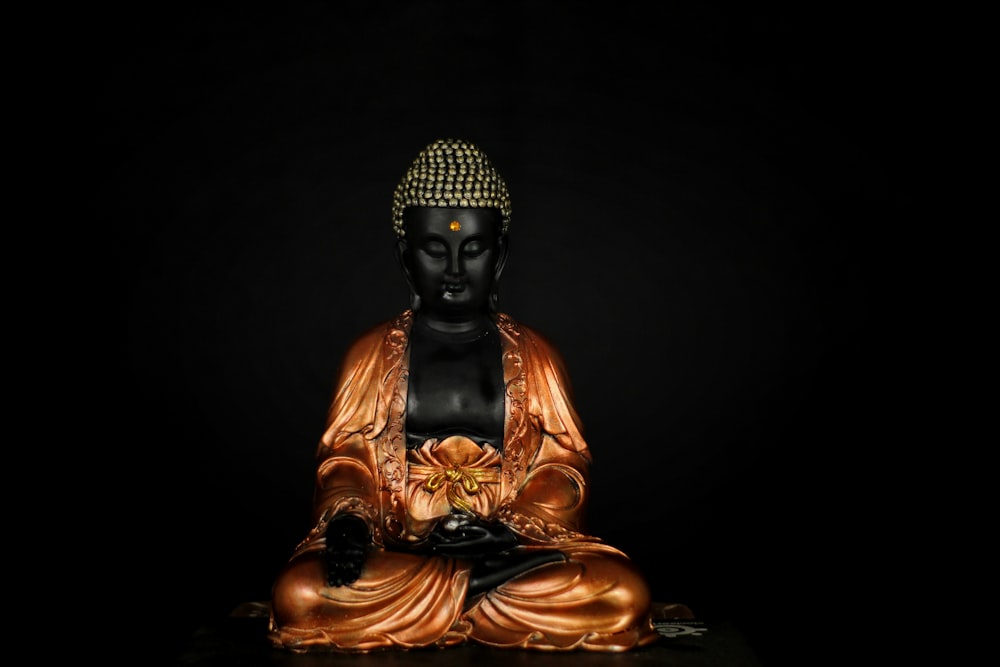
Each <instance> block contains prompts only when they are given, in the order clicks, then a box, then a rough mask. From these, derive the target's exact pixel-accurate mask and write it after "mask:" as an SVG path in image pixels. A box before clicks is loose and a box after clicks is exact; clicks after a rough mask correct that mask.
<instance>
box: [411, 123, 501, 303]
mask: <svg viewBox="0 0 1000 667" xmlns="http://www.w3.org/2000/svg"><path fill="white" fill-rule="evenodd" d="M509 227H510V195H509V193H508V191H507V185H506V183H505V182H504V180H503V179H502V178H501V177H500V174H499V173H497V171H496V169H495V168H494V167H493V165H492V163H490V161H489V159H488V158H487V157H486V155H485V153H483V152H482V151H481V150H479V148H478V147H476V146H475V145H474V144H471V143H469V142H467V141H460V140H454V139H444V140H439V141H435V142H434V143H432V144H430V145H429V146H427V148H425V149H424V150H423V151H421V152H420V154H419V155H418V156H417V158H416V159H415V160H414V161H413V164H412V165H411V166H410V169H409V170H408V171H407V172H406V174H405V175H404V177H403V180H402V181H401V182H400V183H399V185H398V186H397V187H396V191H395V194H394V197H393V229H394V231H395V233H396V252H397V257H398V258H399V260H400V265H401V266H402V268H403V273H404V275H405V276H406V280H407V283H408V285H409V287H410V304H411V307H412V308H413V310H414V311H420V310H423V311H424V312H426V313H427V314H428V315H429V316H431V317H434V318H436V319H440V320H449V321H459V320H463V319H466V320H467V319H471V318H475V317H480V316H482V315H483V314H485V313H488V312H489V311H490V310H496V306H497V295H498V290H497V287H498V282H499V279H500V274H501V272H502V271H503V267H504V264H505V262H506V259H507V248H508V244H507V231H508V229H509Z"/></svg>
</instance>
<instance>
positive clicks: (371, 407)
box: [269, 311, 658, 651]
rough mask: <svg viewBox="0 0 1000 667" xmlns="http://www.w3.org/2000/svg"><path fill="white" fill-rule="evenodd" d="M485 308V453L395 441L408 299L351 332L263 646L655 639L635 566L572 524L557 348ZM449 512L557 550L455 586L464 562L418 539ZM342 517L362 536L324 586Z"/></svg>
mask: <svg viewBox="0 0 1000 667" xmlns="http://www.w3.org/2000/svg"><path fill="white" fill-rule="evenodd" d="M495 321H496V324H497V330H498V331H499V333H500V336H501V350H502V364H503V374H504V385H505V398H504V438H503V446H502V447H501V448H500V450H499V451H497V450H494V449H493V448H492V447H490V446H489V445H485V446H481V445H480V444H477V443H475V442H473V441H472V440H470V439H468V438H464V437H460V436H455V437H450V438H445V439H444V440H441V441H438V440H429V441H427V442H425V443H424V444H423V445H422V446H421V447H419V448H417V449H413V450H407V448H406V437H405V434H406V430H405V420H406V395H407V378H408V346H407V341H408V337H409V332H410V327H411V326H412V323H413V314H412V312H411V311H405V312H404V313H402V314H401V315H400V316H398V317H397V318H395V319H393V320H391V321H389V322H386V323H384V324H382V325H379V326H378V327H375V328H373V329H371V330H370V331H368V332H367V333H366V334H364V335H362V336H361V337H360V338H358V340H357V341H355V342H354V344H352V346H351V347H350V349H349V350H348V352H347V354H346V355H345V358H344V360H343V362H342V364H341V368H340V372H339V374H338V378H337V380H336V384H335V389H334V397H333V400H332V402H331V405H330V409H329V413H328V417H327V427H326V429H325V431H324V433H323V436H322V438H321V439H320V443H319V446H318V451H317V461H318V467H317V474H316V493H315V503H314V508H315V512H314V517H313V519H314V527H313V529H312V530H311V531H310V532H309V534H308V535H307V536H306V537H305V539H304V540H303V541H302V542H301V543H300V544H299V545H298V547H297V548H296V549H295V551H294V553H293V555H292V557H291V558H290V560H289V561H288V563H287V565H286V566H285V567H284V569H283V570H282V572H281V573H279V576H278V578H277V579H276V581H275V583H274V587H273V591H272V599H271V618H270V634H269V637H270V640H271V642H272V644H274V645H275V646H278V647H283V648H288V649H291V650H294V651H309V650H340V651H370V650H374V649H387V648H402V649H408V648H417V647H425V646H450V645H455V644H460V643H464V642H467V641H473V642H478V643H482V644H486V645H491V646H498V647H519V648H532V649H539V650H551V651H560V650H571V649H583V650H593V651H625V650H629V649H631V648H635V647H638V646H644V645H648V644H650V643H652V642H653V641H655V640H656V638H657V637H658V635H657V633H656V630H655V628H654V626H653V624H652V619H651V604H652V603H651V598H650V593H649V590H648V587H647V584H646V582H645V580H644V578H643V576H642V575H641V573H640V572H639V571H638V570H637V569H636V567H635V566H634V565H633V563H632V562H631V561H630V560H629V558H628V557H627V556H626V555H625V554H624V553H622V552H621V551H620V550H618V549H616V548H614V547H612V546H610V545H607V544H605V543H603V542H602V541H601V540H600V539H599V538H597V537H594V536H591V535H588V534H587V533H586V531H585V529H584V526H583V520H584V509H585V507H586V504H587V494H588V480H589V472H588V471H589V465H590V461H591V458H590V452H589V450H588V447H587V443H586V441H585V440H584V437H583V435H582V428H581V424H580V419H579V416H578V415H577V412H576V410H575V408H574V406H573V402H572V395H571V388H570V384H569V378H568V375H567V374H566V371H565V368H564V365H563V362H562V359H561V357H560V355H559V354H558V352H557V351H556V350H555V349H554V348H553V347H552V346H551V345H550V344H549V343H548V342H547V341H546V340H545V339H544V338H543V337H542V336H540V335H539V334H538V333H536V332H534V331H533V330H531V329H530V328H528V327H526V326H524V325H522V324H519V323H517V322H515V321H514V320H513V319H511V318H510V317H509V316H507V315H505V314H497V315H495ZM455 509H460V510H462V511H467V512H472V513H474V514H476V515H478V516H480V517H482V518H483V519H485V520H489V521H493V520H496V521H501V522H502V523H504V524H505V525H506V526H507V527H509V528H510V529H511V530H512V531H513V532H514V533H515V534H516V535H517V538H518V542H519V546H518V547H517V548H518V549H520V550H524V551H530V550H532V549H545V550H552V549H558V550H559V551H561V552H562V553H563V554H564V555H565V556H566V560H565V561H563V562H551V563H546V564H544V565H540V566H538V567H535V568H534V569H531V570H528V571H527V572H524V573H522V574H520V575H518V576H516V577H514V578H512V579H510V580H508V581H506V582H505V583H503V584H501V585H499V586H497V587H496V588H494V589H492V590H490V591H487V592H486V593H484V594H481V595H478V596H475V597H474V598H472V599H467V596H466V592H467V591H468V587H469V576H470V571H471V568H472V562H471V561H469V560H466V559H460V558H451V557H445V556H438V555H427V554H426V553H420V552H419V549H420V546H421V545H422V544H423V543H424V542H425V540H426V538H427V535H428V534H429V532H430V531H431V530H432V529H433V527H434V524H435V523H436V521H437V520H438V519H439V518H440V517H442V516H444V515H446V514H448V512H449V511H453V510H455ZM343 514H352V515H355V516H358V517H360V518H361V519H363V520H364V521H365V522H366V523H367V524H368V527H369V529H370V531H371V535H372V540H373V542H374V547H373V549H372V550H371V551H370V552H369V555H368V557H367V559H366V560H365V563H364V567H363V570H362V573H361V577H360V578H359V579H358V580H357V581H356V582H354V583H353V584H351V585H349V586H340V587H330V586H328V585H327V584H326V577H325V570H324V564H323V556H324V548H325V533H326V526H327V524H328V522H329V521H330V519H331V518H333V517H336V516H340V515H343Z"/></svg>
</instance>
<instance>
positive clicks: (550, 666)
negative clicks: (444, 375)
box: [175, 608, 761, 667]
mask: <svg viewBox="0 0 1000 667" xmlns="http://www.w3.org/2000/svg"><path fill="white" fill-rule="evenodd" d="M247 613H250V614H255V615H246V614H247ZM663 623H664V625H663V626H662V629H661V635H662V636H663V638H662V639H661V640H660V642H659V643H658V644H656V645H654V646H650V647H646V648H643V649H638V650H635V651H630V652H627V653H591V652H585V651H572V652H568V653H547V652H540V651H524V650H500V649H492V648H488V647H484V646H476V645H467V646H458V647H452V648H448V649H418V650H412V651H380V652H372V653H365V654H343V653H319V654H296V653H291V652H288V651H281V650H278V649H274V648H272V647H271V646H270V644H268V643H267V638H266V632H267V618H266V616H263V615H262V612H261V608H249V609H247V608H244V609H242V610H235V611H234V614H231V615H229V616H227V617H225V618H220V619H218V620H217V621H216V622H213V623H211V624H208V625H206V626H205V627H202V628H200V629H199V630H198V631H197V632H196V633H195V634H194V636H193V637H192V638H191V641H190V642H189V643H188V645H187V646H186V647H185V648H184V650H183V652H182V653H181V655H180V657H179V658H178V660H177V662H176V663H175V666H176V667H199V666H204V667H209V666H210V667H265V666H273V667H321V666H326V665H351V666H353V667H396V666H400V667H415V666H418V665H435V666H437V667H450V666H452V665H456V666H457V665H462V666H465V665H477V666H478V667H517V666H518V665H526V666H527V665H530V666H531V667H564V666H565V667H570V666H572V667H612V666H613V667H635V666H640V665H669V666H672V667H759V666H760V664H761V663H760V662H759V660H758V659H757V657H756V656H755V655H754V653H753V651H752V650H751V649H750V647H749V646H748V645H747V643H746V641H745V640H744V638H743V636H742V634H741V633H740V632H739V631H738V630H737V629H736V628H735V627H734V626H733V625H732V624H730V623H726V622H715V623H705V622H702V621H697V620H694V621H672V622H663Z"/></svg>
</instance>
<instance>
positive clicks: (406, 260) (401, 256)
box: [396, 238, 420, 312]
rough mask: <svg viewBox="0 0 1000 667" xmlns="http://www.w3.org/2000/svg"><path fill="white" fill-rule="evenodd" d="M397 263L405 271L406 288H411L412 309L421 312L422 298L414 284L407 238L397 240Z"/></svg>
mask: <svg viewBox="0 0 1000 667" xmlns="http://www.w3.org/2000/svg"><path fill="white" fill-rule="evenodd" d="M396 261H397V262H399V267H400V268H401V269H402V270H403V277H404V278H405V279H406V286H407V287H409V288H410V308H411V309H412V310H413V311H414V312H416V311H418V310H420V296H419V295H418V294H417V288H416V285H415V283H414V282H413V271H412V270H411V268H410V244H409V243H407V242H406V239H405V238H400V239H396Z"/></svg>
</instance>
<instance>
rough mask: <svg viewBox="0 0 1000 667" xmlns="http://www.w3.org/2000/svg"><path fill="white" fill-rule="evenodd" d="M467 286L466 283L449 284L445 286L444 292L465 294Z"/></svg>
mask: <svg viewBox="0 0 1000 667" xmlns="http://www.w3.org/2000/svg"><path fill="white" fill-rule="evenodd" d="M465 286H466V283H465V282H464V281H462V282H457V283H452V282H447V283H445V284H444V291H445V292H449V293H457V292H464V291H465Z"/></svg>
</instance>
